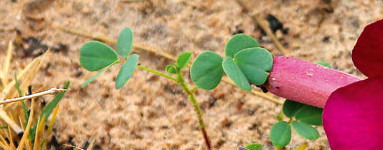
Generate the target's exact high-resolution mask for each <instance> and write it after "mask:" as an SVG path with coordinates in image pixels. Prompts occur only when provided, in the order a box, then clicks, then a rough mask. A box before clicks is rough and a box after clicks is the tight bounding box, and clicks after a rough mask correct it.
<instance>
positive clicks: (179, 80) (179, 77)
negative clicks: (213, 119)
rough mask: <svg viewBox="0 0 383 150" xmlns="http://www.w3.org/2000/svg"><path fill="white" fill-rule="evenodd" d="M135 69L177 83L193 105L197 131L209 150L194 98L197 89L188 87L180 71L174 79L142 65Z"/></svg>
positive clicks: (203, 125)
mask: <svg viewBox="0 0 383 150" xmlns="http://www.w3.org/2000/svg"><path fill="white" fill-rule="evenodd" d="M137 67H138V68H140V69H143V70H146V71H149V72H151V73H154V74H156V75H159V76H161V77H164V78H167V79H170V80H173V81H175V82H177V83H178V85H180V86H181V87H182V89H183V90H184V91H185V93H186V94H187V95H188V98H189V100H190V101H191V102H192V103H193V107H194V111H195V112H196V113H197V117H198V123H199V129H200V130H201V132H202V135H203V139H204V140H205V144H206V147H207V149H208V150H211V144H210V140H209V136H208V135H207V132H206V129H205V122H204V120H203V117H202V111H201V108H200V107H199V104H198V102H197V100H196V98H195V91H197V87H194V88H192V89H191V88H190V85H188V84H187V83H186V82H185V78H184V77H183V75H182V72H181V71H178V72H177V78H174V77H172V76H170V75H167V74H165V73H163V72H161V71H158V70H156V69H152V68H148V67H145V66H142V65H137Z"/></svg>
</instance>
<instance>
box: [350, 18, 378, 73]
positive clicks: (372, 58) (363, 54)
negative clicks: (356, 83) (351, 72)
mask: <svg viewBox="0 0 383 150" xmlns="http://www.w3.org/2000/svg"><path fill="white" fill-rule="evenodd" d="M352 60H353V62H354V64H355V66H356V68H358V69H359V70H360V71H361V72H362V73H363V74H365V75H366V76H368V77H374V76H383V20H380V21H377V22H374V23H372V24H370V25H368V26H366V27H365V28H364V30H363V32H362V34H361V35H360V37H359V39H358V41H357V42H356V44H355V47H354V50H353V51H352Z"/></svg>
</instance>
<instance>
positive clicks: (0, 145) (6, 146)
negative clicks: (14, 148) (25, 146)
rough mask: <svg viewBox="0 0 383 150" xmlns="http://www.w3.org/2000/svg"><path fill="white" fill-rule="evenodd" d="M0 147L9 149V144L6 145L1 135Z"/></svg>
mask: <svg viewBox="0 0 383 150" xmlns="http://www.w3.org/2000/svg"><path fill="white" fill-rule="evenodd" d="M0 147H1V149H10V146H9V145H8V143H7V141H6V140H5V138H4V137H3V135H0Z"/></svg>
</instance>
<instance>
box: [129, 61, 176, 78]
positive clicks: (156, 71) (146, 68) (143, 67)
mask: <svg viewBox="0 0 383 150" xmlns="http://www.w3.org/2000/svg"><path fill="white" fill-rule="evenodd" d="M137 67H138V68H140V69H143V70H146V71H149V72H151V73H154V74H156V75H159V76H162V77H164V78H168V79H170V80H173V81H175V82H177V79H176V78H174V77H172V76H170V75H167V74H165V73H162V72H161V71H158V70H156V69H151V68H148V67H145V66H142V65H137Z"/></svg>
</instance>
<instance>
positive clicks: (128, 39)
mask: <svg viewBox="0 0 383 150" xmlns="http://www.w3.org/2000/svg"><path fill="white" fill-rule="evenodd" d="M132 41H133V32H132V30H131V29H130V28H125V29H124V30H123V31H122V32H121V34H120V36H119V38H118V41H117V45H116V51H117V53H116V52H115V51H114V50H113V49H112V48H111V47H109V46H107V45H106V44H104V43H101V42H97V41H91V42H87V43H85V44H84V45H83V46H82V47H81V50H80V63H81V66H82V67H84V68H85V69H87V70H89V71H99V72H98V73H97V74H96V75H94V76H93V77H91V78H90V79H88V80H87V81H86V82H85V83H84V84H83V87H85V86H86V85H88V84H89V83H91V82H92V81H94V80H95V79H96V78H97V77H98V76H100V75H101V74H102V73H103V72H105V71H106V70H107V69H109V68H110V67H112V66H113V65H115V64H118V63H123V65H122V67H121V68H120V71H119V73H118V75H117V78H116V82H115V87H116V88H117V89H119V88H122V87H123V86H124V84H125V83H126V82H127V81H128V80H129V78H130V77H131V76H132V74H133V72H134V70H135V68H136V67H138V68H140V69H143V70H146V71H148V72H151V73H154V74H156V75H159V76H161V77H164V78H167V79H170V80H172V81H174V82H176V83H177V84H178V85H179V86H180V87H181V88H182V89H183V90H184V92H185V94H186V95H187V96H188V98H189V100H190V101H191V102H192V103H193V106H194V110H195V112H196V114H197V118H198V121H199V128H200V130H201V132H202V135H203V138H204V141H205V144H206V147H207V148H208V149H211V144H210V139H209V137H208V134H207V132H206V127H205V122H204V120H203V117H202V111H201V109H200V107H199V104H198V103H197V100H196V98H195V92H196V90H197V87H193V86H192V85H190V84H188V83H187V82H186V80H185V78H184V75H183V72H182V70H183V69H184V68H186V67H187V66H188V64H189V61H190V60H191V57H192V53H190V52H184V53H182V54H180V55H179V57H178V59H177V61H176V62H175V63H174V64H170V65H167V66H166V68H165V70H166V72H167V73H164V72H161V71H158V70H156V69H152V68H148V67H145V66H143V65H138V58H139V55H137V54H132V55H130V52H131V49H132ZM117 55H119V56H120V57H122V59H118V56H117Z"/></svg>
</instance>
